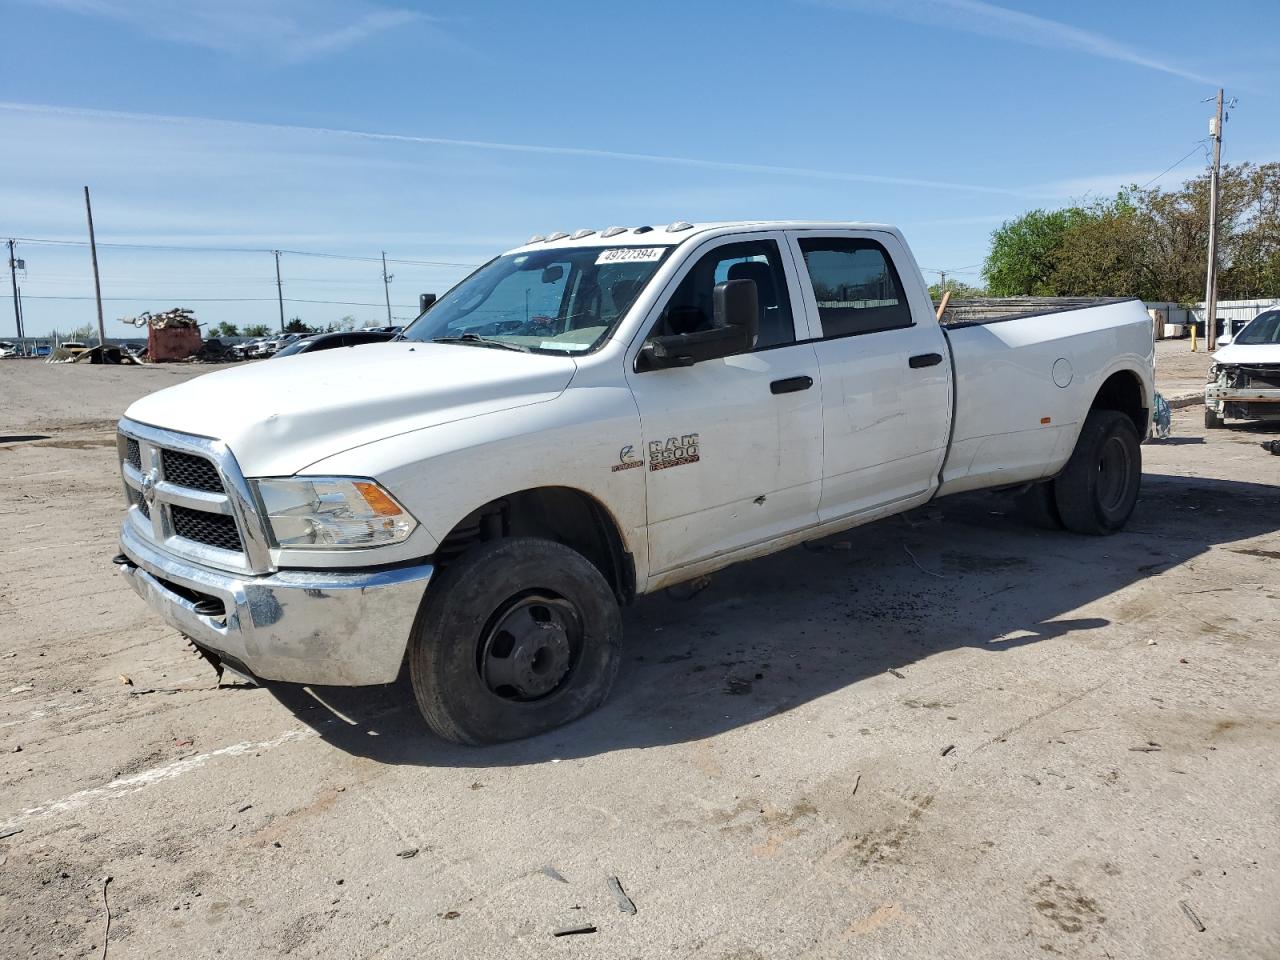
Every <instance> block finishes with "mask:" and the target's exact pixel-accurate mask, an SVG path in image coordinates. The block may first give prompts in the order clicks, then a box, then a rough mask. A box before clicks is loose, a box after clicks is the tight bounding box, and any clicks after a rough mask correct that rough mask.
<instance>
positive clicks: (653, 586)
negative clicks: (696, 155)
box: [115, 222, 1154, 743]
mask: <svg viewBox="0 0 1280 960" xmlns="http://www.w3.org/2000/svg"><path fill="white" fill-rule="evenodd" d="M1028 311H1030V314H1029V315H1028ZM1013 314H1014V315H1012V316H1003V317H1001V316H992V315H990V314H988V315H978V316H976V317H974V318H973V319H968V320H966V319H964V315H963V313H962V312H961V313H958V314H957V315H956V316H950V317H944V318H943V320H944V322H943V324H939V322H938V320H937V319H936V316H935V309H934V306H933V304H932V303H931V302H930V299H929V292H928V288H927V287H926V285H925V282H924V279H923V277H922V276H921V273H920V270H919V268H918V267H917V266H916V264H915V261H914V260H913V258H912V256H911V253H910V251H909V250H908V249H907V245H906V243H905V242H904V241H903V238H902V236H901V234H899V232H898V231H897V230H895V229H893V228H891V227H887V226H877V225H871V224H859V223H807V222H794V223H793V222H785V223H774V222H757V223H727V224H706V225H696V226H695V225H690V224H688V223H683V222H678V223H673V224H671V225H670V226H668V227H666V228H651V227H636V228H622V227H611V228H609V229H607V230H604V231H601V232H595V231H591V230H580V231H578V232H577V233H575V234H573V235H572V236H569V235H567V234H564V233H555V234H552V235H551V236H548V237H545V238H544V237H534V238H533V239H532V240H530V241H529V242H528V243H527V244H525V245H524V246H522V247H519V248H517V249H515V250H512V251H511V252H510V253H506V254H503V255H502V256H500V257H497V258H495V259H494V260H491V261H490V262H489V263H487V264H485V265H484V266H482V267H481V268H479V269H478V270H477V271H476V272H475V273H473V274H472V275H471V276H469V277H468V278H467V279H466V280H464V281H462V282H461V283H459V284H458V285H457V286H456V287H454V288H453V289H452V290H450V291H449V292H448V293H447V294H446V295H445V296H443V297H442V298H441V299H440V300H439V301H438V302H437V303H435V305H434V306H432V307H431V308H430V309H429V310H428V311H427V312H426V313H424V314H423V315H422V316H421V317H419V318H418V320H417V321H416V322H415V323H414V324H413V325H411V326H410V327H409V328H408V329H407V330H406V331H405V332H404V334H403V335H402V337H401V338H400V339H398V340H395V341H392V342H388V343H379V344H371V345H367V346H361V347H357V348H354V352H352V351H351V350H331V351H326V352H323V353H317V354H304V355H300V356H296V357H288V358H283V359H281V360H279V361H277V362H273V363H270V364H265V365H262V366H256V365H255V366H252V367H248V368H239V369H234V370H227V371H222V372H218V373H213V374H210V375H208V376H204V377H199V378H197V379H194V380H191V381H189V382H187V383H184V384H181V385H179V386H174V387H170V388H168V389H166V390H163V391H160V392H159V393H156V394H153V395H151V396H148V397H145V398H144V399H142V400H139V401H138V402H136V403H134V404H133V405H132V406H131V407H130V408H129V409H128V411H127V413H126V415H125V417H124V419H122V420H121V421H120V434H119V450H120V461H121V469H122V471H123V475H124V489H125V494H126V496H127V500H128V503H129V507H128V510H127V514H126V516H125V519H124V522H123V526H122V529H121V535H120V542H121V551H122V552H121V553H120V555H119V556H118V557H117V558H116V561H115V562H116V564H117V566H118V568H119V569H120V571H121V572H122V573H123V574H124V576H125V577H126V578H127V579H128V580H129V581H130V583H131V584H132V586H133V587H134V589H135V590H137V592H138V593H139V594H141V595H142V596H143V597H144V598H145V599H146V600H147V601H148V603H149V604H150V605H151V606H152V607H154V608H155V610H156V611H157V612H158V613H159V614H160V615H161V616H162V617H164V618H165V619H166V620H167V621H168V622H169V623H170V624H171V625H173V626H174V627H175V628H176V629H177V630H179V631H181V632H182V633H183V634H185V635H186V636H187V637H189V638H190V639H191V640H193V641H194V643H195V644H196V645H197V646H198V647H199V648H201V649H202V650H203V651H205V652H206V653H207V654H209V655H210V656H211V657H213V658H216V660H217V661H219V662H221V663H222V664H224V665H226V666H228V667H230V668H232V669H233V670H235V671H237V672H241V673H244V674H248V675H250V676H254V677H258V678H264V679H273V680H281V681H294V682H301V683H312V684H341V685H361V684H378V683H388V682H391V681H393V680H395V679H396V678H397V676H398V675H399V674H400V672H401V670H402V669H403V668H405V665H406V662H407V669H408V672H409V675H410V677H411V678H412V683H413V690H414V694H415V696H416V699H417V701H418V705H419V707H420V708H421V710H422V713H423V715H424V716H425V718H426V720H427V722H428V724H429V725H430V726H431V727H432V728H433V729H434V730H435V731H436V732H437V733H439V734H440V735H441V736H443V737H446V738H448V739H451V740H455V741H459V742H464V743H486V742H493V741H499V740H505V739H511V738H516V737H522V736H528V735H531V734H535V733H538V732H540V731H544V730H547V729H550V728H552V727H554V726H557V725H559V724H562V723H565V722H566V721H569V720H571V719H573V718H575V717H578V716H580V715H582V714H583V713H585V712H587V711H588V710H591V709H593V708H594V707H596V706H597V705H599V704H600V703H601V702H602V701H603V700H604V699H605V697H606V695H607V694H608V691H609V688H610V685H611V684H612V682H613V679H614V675H615V673H616V671H617V669H618V663H619V659H620V645H621V641H622V636H621V634H622V627H621V616H620V613H619V605H620V604H625V603H628V602H630V601H632V600H633V599H634V598H635V597H636V596H637V595H640V594H645V593H651V592H653V591H655V590H660V589H662V588H664V587H668V586H671V585H673V584H677V583H680V582H682V581H686V580H690V579H693V578H696V577H700V576H702V575H704V574H708V573H710V572H712V571H715V570H717V569H720V568H722V567H725V566H727V565H729V564H732V563H736V562H739V561H742V560H749V559H751V558H753V557H760V556H763V555H765V554H769V553H773V552H775V551H778V550H782V549H785V548H787V547H790V546H792V545H795V544H798V543H800V542H802V541H806V540H811V539H814V538H817V537H822V536H825V535H828V534H831V533H834V532H836V531H840V530H846V529H848V528H851V527H855V526H858V525H859V524H863V523H867V522H869V521H872V520H875V519H877V518H880V517H885V516H888V515H890V514H895V513H901V512H903V511H905V510H910V509H911V508H913V507H918V506H920V505H921V504H924V503H927V502H928V501H930V500H931V499H933V498H935V497H938V496H943V495H946V494H951V493H958V492H960V491H965V490H975V489H979V488H996V487H999V488H1007V489H1009V490H1011V491H1016V492H1020V493H1021V494H1022V499H1023V501H1024V503H1025V504H1026V505H1027V507H1028V509H1029V510H1030V511H1031V513H1032V514H1033V515H1034V516H1036V517H1037V518H1038V519H1039V520H1040V521H1041V522H1043V523H1050V524H1057V525H1059V526H1062V527H1065V528H1067V529H1068V530H1072V531H1075V532H1078V533H1086V534H1104V533H1109V532H1112V531H1114V530H1117V529H1119V528H1120V527H1121V526H1123V524H1124V523H1125V522H1126V520H1127V519H1128V517H1129V515H1130V513H1131V511H1132V510H1133V507H1134V503H1135V501H1136V499H1137V496H1138V487H1139V483H1140V480H1141V451H1140V447H1139V443H1140V442H1141V441H1142V439H1143V438H1144V437H1145V435H1146V432H1147V428H1148V422H1149V411H1150V410H1151V407H1152V397H1153V395H1154V394H1153V386H1152V362H1153V353H1154V352H1153V344H1152V329H1151V321H1150V319H1149V318H1148V316H1147V314H1146V312H1145V310H1144V309H1143V307H1142V304H1141V303H1139V302H1138V301H1136V300H1134V301H1112V302H1098V303H1093V304H1071V305H1068V308H1067V309H1061V310H1059V311H1058V312H1049V313H1045V312H1043V308H1041V312H1038V313H1037V312H1035V309H1034V308H1031V307H1023V308H1022V309H1021V311H1018V310H1015V311H1013Z"/></svg>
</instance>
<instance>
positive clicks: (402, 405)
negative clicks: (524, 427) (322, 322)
mask: <svg viewBox="0 0 1280 960" xmlns="http://www.w3.org/2000/svg"><path fill="white" fill-rule="evenodd" d="M576 369H577V366H576V364H575V363H574V362H573V360H571V359H569V358H568V357H557V356H550V355H546V354H535V353H515V352H513V351H507V350H501V349H496V348H487V347H479V346H461V345H455V344H442V343H413V342H409V341H395V342H390V343H373V344H366V345H363V346H361V347H359V348H338V349H336V350H324V351H319V352H316V353H309V354H308V353H303V354H299V355H297V356H293V357H280V358H278V359H272V360H266V361H263V362H260V363H254V364H252V365H250V366H245V367H237V368H235V369H233V370H221V371H218V372H217V373H211V374H208V375H206V376H203V377H197V378H196V379H194V380H189V381H187V382H186V383H182V384H178V385H177V386H173V387H169V388H167V389H165V390H160V391H158V392H157V393H153V394H151V395H150V396H146V397H143V398H142V399H141V400H138V401H137V402H136V403H134V404H133V405H132V406H130V407H129V409H128V410H127V411H126V412H125V416H127V417H128V418H129V419H131V420H136V421H138V422H140V423H145V424H150V425H151V426H154V427H162V428H164V429H167V430H176V431H178V432H181V433H193V434H197V435H199V436H202V437H211V438H213V439H216V440H222V441H223V442H224V443H226V444H227V446H228V447H230V448H231V452H232V453H233V454H235V456H236V459H237V460H238V461H239V463H240V469H241V470H242V471H243V472H244V474H245V475H246V476H250V477H266V476H288V475H290V474H293V473H297V472H298V471H299V470H302V469H303V468H304V467H306V466H308V465H309V464H312V463H315V462H316V461H317V460H321V459H324V458H325V457H330V456H333V455H334V454H337V453H341V452H342V451H344V450H349V449H351V448H352V447H356V446H360V445H361V444H365V443H371V442H373V441H375V440H382V439H385V438H386V437H391V436H395V435H397V434H401V433H407V432H409V431H411V430H420V429H422V428H424V427H432V426H437V425H439V424H442V423H449V422H451V421H454V420H462V419H465V418H467V417H475V416H480V415H482V414H486V413H495V412H498V411H502V410H510V409H513V408H515V407H522V406H526V405H528V404H531V403H542V402H545V401H547V400H551V399H554V398H555V397H556V396H558V395H559V394H560V393H561V392H563V390H564V388H565V387H567V386H568V385H569V381H570V380H571V379H572V378H573V374H574V371H575V370H576Z"/></svg>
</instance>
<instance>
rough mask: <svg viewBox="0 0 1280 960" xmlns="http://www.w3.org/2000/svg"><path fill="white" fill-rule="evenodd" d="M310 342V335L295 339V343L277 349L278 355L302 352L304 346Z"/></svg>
mask: <svg viewBox="0 0 1280 960" xmlns="http://www.w3.org/2000/svg"><path fill="white" fill-rule="evenodd" d="M310 343H311V338H310V337H303V338H302V339H301V340H295V341H293V343H291V344H289V345H288V346H285V347H281V348H280V349H279V350H277V351H276V356H277V357H289V356H292V355H293V354H295V353H301V352H302V348H303V347H306V346H308V345H309V344H310Z"/></svg>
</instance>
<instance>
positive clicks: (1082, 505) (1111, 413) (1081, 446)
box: [1054, 410, 1142, 536]
mask: <svg viewBox="0 0 1280 960" xmlns="http://www.w3.org/2000/svg"><path fill="white" fill-rule="evenodd" d="M1141 485H1142V446H1141V444H1140V443H1139V440H1138V431H1137V430H1136V429H1135V428H1134V426H1133V421H1132V420H1130V419H1129V418H1128V417H1127V416H1126V415H1125V414H1123V413H1120V412H1119V411H1117V410H1094V411H1092V412H1091V413H1090V414H1089V415H1088V416H1087V417H1085V421H1084V426H1083V427H1082V428H1081V430H1080V437H1079V439H1077V440H1076V448H1075V450H1074V451H1072V453H1071V459H1070V460H1068V461H1067V466H1066V469H1064V470H1063V471H1062V473H1061V474H1059V476H1058V478H1057V480H1056V481H1055V482H1054V499H1055V500H1056V502H1057V504H1058V514H1059V516H1061V517H1062V525H1063V526H1064V527H1066V528H1067V529H1068V530H1070V531H1071V532H1072V533H1085V534H1092V535H1094V536H1102V535H1105V534H1110V533H1115V532H1116V531H1117V530H1120V529H1121V528H1122V527H1124V525H1125V524H1126V523H1127V522H1128V520H1129V517H1130V515H1131V514H1132V513H1133V508H1134V506H1135V505H1136V504H1137V502H1138V490H1139V488H1140V487H1141Z"/></svg>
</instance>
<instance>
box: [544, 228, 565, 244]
mask: <svg viewBox="0 0 1280 960" xmlns="http://www.w3.org/2000/svg"><path fill="white" fill-rule="evenodd" d="M567 236H569V235H568V234H567V233H565V232H564V231H563V230H557V231H556V232H555V233H549V234H547V239H546V242H547V243H551V241H553V240H563V239H564V238H565V237H567Z"/></svg>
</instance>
